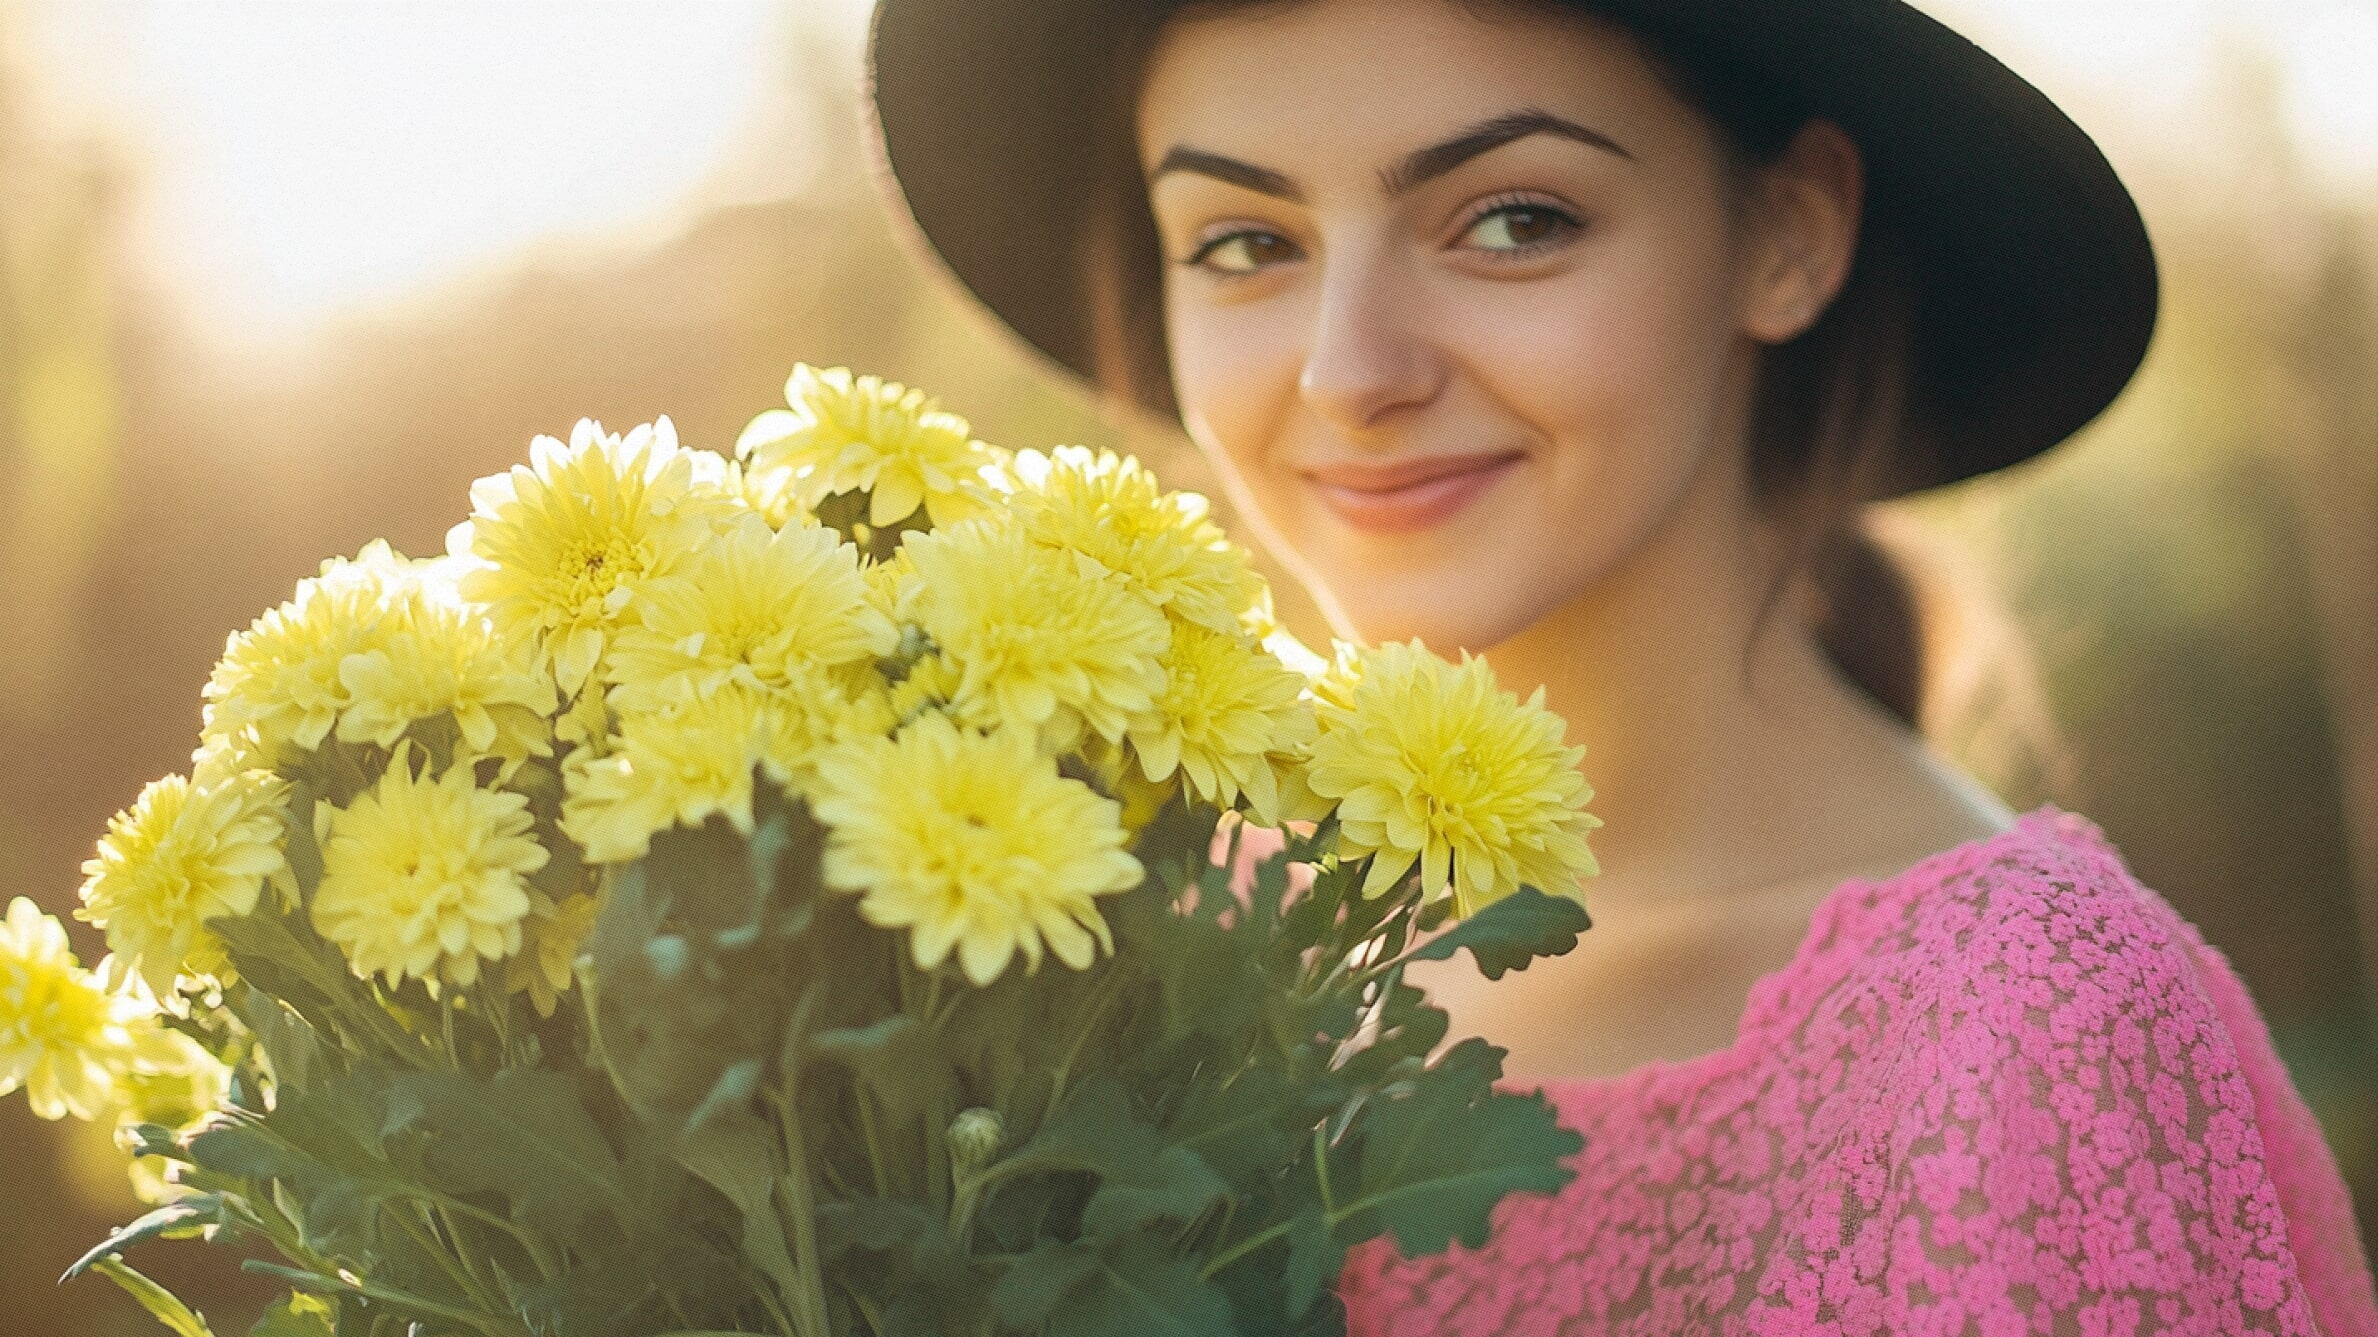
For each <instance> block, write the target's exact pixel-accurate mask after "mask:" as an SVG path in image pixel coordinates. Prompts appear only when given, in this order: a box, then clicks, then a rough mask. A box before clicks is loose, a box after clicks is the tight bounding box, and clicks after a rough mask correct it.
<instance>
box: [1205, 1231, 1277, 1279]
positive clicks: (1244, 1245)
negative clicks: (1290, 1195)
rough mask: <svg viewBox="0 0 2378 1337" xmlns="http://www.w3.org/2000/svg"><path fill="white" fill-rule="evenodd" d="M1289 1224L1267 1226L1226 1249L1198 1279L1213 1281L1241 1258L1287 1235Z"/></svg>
mask: <svg viewBox="0 0 2378 1337" xmlns="http://www.w3.org/2000/svg"><path fill="white" fill-rule="evenodd" d="M1289 1224H1290V1223H1289V1222H1286V1221H1282V1222H1279V1223H1278V1224H1276V1225H1270V1226H1266V1227H1264V1228H1263V1229H1261V1230H1258V1231H1256V1232H1255V1233H1254V1234H1252V1235H1249V1236H1248V1237H1247V1238H1245V1239H1243V1240H1240V1241H1239V1242H1238V1243H1236V1244H1234V1245H1232V1246H1230V1247H1229V1248H1227V1249H1224V1250H1223V1251H1222V1252H1220V1253H1218V1254H1216V1255H1214V1257H1213V1258H1212V1259H1211V1260H1210V1261H1208V1262H1207V1263H1206V1265H1205V1267H1204V1268H1203V1269H1202V1270H1200V1271H1199V1272H1198V1274H1197V1275H1198V1277H1199V1278H1200V1279H1201V1280H1205V1281H1212V1280H1213V1279H1214V1278H1215V1276H1217V1275H1218V1274H1220V1273H1221V1271H1222V1269H1223V1268H1226V1267H1228V1266H1230V1265H1231V1264H1232V1263H1235V1262H1237V1261H1238V1260H1240V1259H1241V1258H1244V1257H1246V1256H1247V1255H1248V1254H1251V1253H1253V1252H1255V1251H1256V1250H1257V1249H1260V1248H1262V1247H1263V1246H1264V1245H1266V1244H1269V1243H1271V1242H1272V1241H1273V1240H1276V1239H1278V1238H1280V1237H1281V1236H1282V1235H1285V1234H1287V1233H1288V1226H1289Z"/></svg>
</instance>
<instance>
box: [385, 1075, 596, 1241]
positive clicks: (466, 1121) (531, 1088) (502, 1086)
mask: <svg viewBox="0 0 2378 1337" xmlns="http://www.w3.org/2000/svg"><path fill="white" fill-rule="evenodd" d="M397 1085H398V1087H399V1088H400V1089H402V1090H405V1091H407V1092H408V1093H409V1094H410V1095H411V1096H412V1098H414V1099H416V1100H418V1101H419V1102H420V1107H421V1114H420V1118H419V1121H418V1127H419V1128H420V1129H421V1130H422V1131H423V1132H424V1133H425V1134H426V1141H425V1144H424V1146H423V1156H424V1160H425V1162H426V1164H427V1166H428V1167H429V1169H430V1170H431V1171H432V1172H433V1173H434V1174H436V1175H437V1176H438V1178H439V1179H440V1180H442V1181H443V1183H442V1184H441V1187H443V1188H445V1189H446V1190H447V1191H448V1192H453V1193H466V1194H467V1193H476V1192H481V1191H485V1190H493V1191H495V1192H499V1193H502V1194H503V1195H505V1196H506V1197H507V1198H509V1199H511V1202H512V1211H513V1216H514V1217H515V1218H516V1219H518V1220H521V1221H523V1222H525V1223H533V1224H535V1225H536V1226H538V1227H539V1228H540V1229H544V1230H547V1231H550V1232H551V1233H552V1234H554V1235H555V1236H556V1237H562V1236H567V1235H569V1234H571V1233H572V1232H574V1231H576V1230H577V1229H578V1228H579V1226H580V1225H581V1224H582V1223H583V1222H585V1221H586V1219H587V1218H588V1217H590V1216H593V1215H595V1214H597V1213H600V1212H606V1211H608V1212H610V1213H612V1214H613V1215H614V1216H616V1217H617V1218H618V1219H619V1220H620V1221H622V1222H625V1221H628V1220H630V1219H632V1218H633V1217H634V1215H635V1213H634V1210H633V1207H632V1205H631V1204H630V1203H628V1201H627V1200H626V1195H625V1194H624V1192H623V1191H622V1190H621V1188H620V1182H621V1172H620V1167H619V1160H618V1157H617V1156H615V1155H614V1154H613V1153H612V1150H611V1145H610V1143H608V1142H607V1141H605V1140H604V1138H603V1131H602V1129H600V1128H598V1127H596V1126H595V1121H594V1119H593V1118H592V1117H591V1116H590V1115H588V1114H587V1112H586V1106H585V1105H584V1104H582V1103H581V1102H580V1101H579V1099H578V1094H577V1092H576V1091H575V1090H573V1089H572V1087H571V1083H570V1080H569V1079H568V1078H567V1077H564V1076H563V1075H562V1074H560V1073H557V1072H547V1071H540V1070H537V1069H529V1068H508V1069H505V1070H504V1071H502V1072H499V1073H497V1074H496V1075H495V1076H494V1077H492V1078H488V1079H480V1078H475V1077H468V1076H464V1075H463V1074H461V1073H447V1072H422V1073H408V1074H406V1075H405V1076H403V1077H401V1078H399V1079H398V1082H397Z"/></svg>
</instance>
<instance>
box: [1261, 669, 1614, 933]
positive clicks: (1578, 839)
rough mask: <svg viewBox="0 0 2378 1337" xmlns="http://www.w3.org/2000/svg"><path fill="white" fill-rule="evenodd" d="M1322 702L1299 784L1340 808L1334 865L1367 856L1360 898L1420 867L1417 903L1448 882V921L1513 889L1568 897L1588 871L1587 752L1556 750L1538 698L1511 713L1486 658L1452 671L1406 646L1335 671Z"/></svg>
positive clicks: (1508, 697)
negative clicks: (1583, 768)
mask: <svg viewBox="0 0 2378 1337" xmlns="http://www.w3.org/2000/svg"><path fill="white" fill-rule="evenodd" d="M1319 696H1320V698H1321V704H1320V709H1319V714H1320V720H1321V734H1320V737H1319V739H1318V740H1316V741H1315V743H1314V745H1313V754H1312V765H1311V767H1310V769H1309V770H1308V771H1307V773H1306V780H1307V783H1309V784H1310V785H1311V787H1312V789H1313V791H1314V792H1315V793H1317V794H1319V795H1321V796H1322V797H1325V798H1331V799H1335V800H1337V803H1338V818H1339V821H1340V827H1339V832H1340V834H1339V842H1338V851H1337V852H1338V855H1339V857H1341V858H1346V859H1353V858H1360V857H1363V856H1366V855H1367V856H1370V858H1371V869H1370V875H1369V876H1368V877H1367V878H1365V879H1364V882H1363V894H1365V895H1370V896H1375V895H1378V894H1380V893H1381V892H1383V891H1385V890H1387V889H1388V888H1389V887H1391V886H1393V885H1394V884H1395V883H1396V882H1398V881H1400V880H1401V879H1402V878H1403V876H1404V874H1405V873H1407V872H1409V871H1410V870H1411V868H1412V865H1413V863H1414V862H1415V861H1418V863H1419V864H1420V879H1421V890H1422V893H1423V894H1424V895H1428V896H1435V895H1437V894H1439V893H1440V892H1441V891H1443V890H1444V888H1445V887H1446V886H1447V884H1448V882H1449V881H1450V883H1451V887H1452V896H1453V903H1454V910H1455V912H1456V913H1457V914H1461V915H1469V914H1473V913H1475V912H1476V911H1477V910H1478V909H1480V908H1481V907H1483V906H1485V905H1487V904H1489V903H1491V902H1493V901H1496V900H1499V899H1501V898H1502V897H1504V896H1507V895H1510V894H1511V893H1512V892H1514V891H1517V890H1518V889H1519V888H1520V887H1522V886H1533V887H1536V888H1538V889H1539V890H1542V891H1544V892H1547V893H1551V894H1554V895H1560V894H1568V893H1573V892H1574V891H1575V890H1576V881H1577V879H1578V878H1580V877H1583V876H1586V875H1589V874H1591V873H1593V872H1595V871H1597V867H1596V864H1595V861H1594V856H1593V852H1592V851H1591V850H1590V849H1588V848H1587V847H1586V841H1585V835H1586V832H1588V831H1590V830H1592V829H1593V828H1594V827H1597V826H1600V825H1601V824H1602V823H1601V820H1600V819H1599V818H1596V817H1594V816H1592V815H1591V814H1589V813H1587V812H1585V811H1584V810H1583V809H1584V805H1585V802H1586V800H1588V799H1590V798H1591V797H1593V791H1592V789H1591V788H1589V787H1588V786H1587V784H1586V782H1585V777H1584V776H1582V775H1580V774H1579V773H1578V771H1577V761H1578V758H1579V757H1581V756H1583V755H1584V752H1585V749H1584V748H1582V747H1565V746H1563V745H1562V736H1563V726H1562V723H1561V719H1560V717H1559V716H1558V715H1555V714H1553V713H1552V712H1551V711H1549V710H1546V709H1544V704H1543V702H1544V693H1543V690H1542V689H1541V688H1539V689H1537V691H1536V693H1535V695H1533V696H1531V697H1530V698H1529V699H1528V700H1527V702H1526V703H1524V704H1522V703H1521V702H1520V701H1519V700H1518V699H1517V698H1516V697H1514V696H1513V695H1512V694H1511V693H1510V692H1507V691H1502V690H1499V689H1497V687H1496V686H1495V682H1494V676H1493V673H1492V672H1491V670H1489V669H1488V667H1487V665H1486V661H1485V660H1483V659H1473V658H1471V657H1469V656H1468V655H1464V656H1463V658H1462V663H1461V665H1460V666H1459V667H1458V668H1457V667H1455V666H1454V665H1451V664H1448V663H1446V662H1445V661H1444V660H1442V659H1439V658H1437V657H1436V656H1434V655H1432V654H1430V653H1429V652H1428V651H1427V650H1425V649H1423V648H1422V647H1421V645H1420V643H1419V642H1418V641H1414V642H1412V643H1410V644H1408V645H1385V646H1381V647H1379V648H1377V649H1375V650H1370V651H1367V652H1364V653H1362V654H1361V655H1360V656H1359V657H1358V658H1353V659H1351V660H1346V661H1342V669H1341V673H1340V675H1339V677H1338V679H1337V681H1335V682H1332V683H1331V684H1329V685H1328V687H1327V688H1326V689H1325V690H1323V691H1321V692H1320V693H1319Z"/></svg>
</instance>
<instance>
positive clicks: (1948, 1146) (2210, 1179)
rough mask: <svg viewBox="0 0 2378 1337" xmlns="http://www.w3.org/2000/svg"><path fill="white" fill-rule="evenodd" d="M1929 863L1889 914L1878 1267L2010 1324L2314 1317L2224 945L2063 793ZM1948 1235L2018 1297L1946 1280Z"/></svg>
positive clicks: (2253, 1322)
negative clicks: (1952, 1291)
mask: <svg viewBox="0 0 2378 1337" xmlns="http://www.w3.org/2000/svg"><path fill="white" fill-rule="evenodd" d="M1923 871H1925V872H1926V875H1925V876H1921V877H1914V878H1903V879H1901V880H1899V881H1898V882H1896V883H1894V884H1892V885H1891V886H1890V887H1889V888H1887V890H1888V892H1889V893H1890V894H1889V895H1887V896H1884V897H1882V898H1880V899H1879V900H1878V902H1877V903H1876V904H1875V907H1874V908H1875V910H1876V913H1877V914H1878V916H1880V917H1881V919H1882V920H1883V921H1884V922H1887V923H1888V924H1889V925H1891V926H1892V928H1893V929H1894V930H1895V932H1896V934H1897V938H1896V941H1895V942H1893V943H1891V945H1890V950H1888V951H1885V952H1882V953H1880V954H1878V955H1877V956H1875V957H1873V958H1871V959H1872V960H1873V961H1874V962H1876V963H1877V964H1880V963H1884V962H1887V963H1888V972H1887V973H1888V979H1889V980H1890V982H1891V983H1893V984H1895V985H1896V986H1897V989H1898V999H1897V1001H1898V1004H1899V1006H1898V1007H1897V1008H1896V1009H1894V1010H1893V1011H1892V1020H1891V1023H1890V1026H1889V1032H1890V1033H1889V1035H1888V1037H1887V1038H1888V1042H1889V1043H1888V1044H1887V1046H1886V1048H1887V1050H1888V1052H1889V1053H1890V1054H1891V1056H1892V1057H1891V1065H1890V1066H1891V1071H1890V1073H1889V1075H1888V1078H1887V1080H1884V1081H1881V1082H1878V1083H1876V1084H1875V1086H1874V1087H1873V1088H1871V1089H1870V1091H1869V1093H1868V1097H1867V1104H1866V1115H1865V1117H1864V1118H1863V1119H1862V1120H1860V1121H1859V1125H1860V1128H1861V1135H1860V1137H1859V1139H1858V1143H1857V1146H1856V1149H1855V1150H1854V1151H1853V1152H1852V1154H1851V1157H1850V1159H1851V1160H1852V1161H1853V1162H1855V1163H1856V1165H1857V1168H1858V1171H1859V1173H1860V1174H1861V1175H1862V1187H1863V1190H1864V1191H1863V1192H1862V1193H1860V1194H1859V1195H1858V1196H1860V1197H1862V1198H1864V1200H1865V1201H1864V1203H1863V1204H1862V1207H1863V1212H1862V1215H1863V1216H1864V1219H1865V1220H1867V1221H1868V1222H1869V1223H1870V1224H1873V1225H1876V1226H1879V1227H1880V1229H1879V1231H1878V1232H1876V1233H1874V1234H1870V1235H1868V1236H1867V1239H1866V1241H1865V1243H1866V1246H1867V1247H1868V1248H1870V1249H1871V1250H1872V1251H1873V1252H1872V1253H1871V1254H1870V1255H1868V1258H1869V1263H1870V1265H1871V1266H1872V1267H1873V1268H1874V1269H1875V1275H1877V1276H1878V1277H1885V1278H1890V1277H1896V1278H1899V1279H1900V1280H1902V1281H1904V1280H1906V1279H1908V1278H1916V1279H1927V1278H1929V1279H1930V1280H1927V1281H1926V1286H1927V1290H1928V1293H1929V1291H1930V1288H1931V1287H1932V1286H1933V1284H1934V1282H1938V1283H1939V1284H1941V1285H1948V1284H1951V1282H1952V1280H1954V1281H1955V1282H1956V1283H1958V1284H1965V1283H1972V1284H1971V1285H1967V1286H1966V1293H1965V1294H1963V1295H1961V1296H1960V1297H1959V1303H1965V1302H1977V1303H1979V1304H1980V1305H1981V1307H1982V1309H1989V1310H1996V1311H1998V1312H1999V1313H2000V1314H2001V1316H2002V1317H2008V1318H2009V1321H2014V1319H2013V1316H2016V1315H2021V1316H2022V1318H2023V1319H2024V1320H2027V1321H2025V1322H2015V1326H2013V1327H2011V1328H2010V1329H2009V1330H2011V1331H2017V1332H2026V1333H2028V1332H2051V1331H2057V1332H2060V1331H2068V1330H2071V1331H2094V1330H2098V1328H2099V1327H2104V1328H2105V1329H2106V1330H2121V1331H2130V1330H2133V1329H2134V1328H2136V1327H2137V1326H2138V1325H2139V1323H2140V1322H2141V1321H2142V1320H2143V1319H2144V1318H2146V1317H2148V1316H2152V1317H2154V1318H2156V1319H2158V1320H2160V1321H2161V1322H2163V1323H2165V1324H2166V1325H2168V1330H2170V1331H2175V1332H2207V1333H2211V1332H2222V1333H2232V1332H2239V1333H2242V1332H2257V1333H2289V1334H2308V1333H2311V1332H2314V1331H2316V1328H2315V1327H2314V1326H2313V1323H2312V1319H2311V1316H2310V1315H2311V1311H2310V1308H2309V1306H2308V1302H2307V1297H2306V1293H2305V1289H2304V1284H2303V1279H2302V1277H2301V1274H2300V1272H2299V1268H2298V1262H2297V1258H2296V1255H2295V1253H2294V1251H2293V1249H2292V1247H2291V1243H2290V1239H2289V1233H2290V1232H2289V1223H2288V1221H2287V1213H2286V1211H2285V1205H2284V1204H2283V1202H2282V1199H2281V1195H2280V1193H2279V1191H2278V1187H2277V1185H2276V1184H2275V1183H2274V1180H2273V1177H2272V1174H2271V1166H2270V1164H2269V1157H2268V1153H2267V1151H2266V1147H2265V1144H2264V1140H2263V1135H2262V1128H2261V1120H2260V1117H2259V1113H2260V1112H2259V1110H2258V1100H2257V1092H2256V1090H2255V1088H2254V1084H2253V1083H2252V1082H2251V1081H2250V1080H2249V1077H2248V1067H2249V1066H2250V1064H2249V1060H2250V1059H2251V1058H2252V1057H2253V1055H2252V1054H2251V1053H2243V1052H2242V1049H2244V1048H2246V1047H2249V1046H2252V1045H2254V1044H2257V1043H2264V1042H2262V1041H2260V1039H2259V1035H2258V1034H2242V1033H2237V1032H2233V1030H2232V1028H2231V1026H2230V1025H2229V1022H2228V1019H2227V1018H2226V1017H2225V1015H2224V1009H2223V1007H2222V1006H2221V1005H2220V1001H2219V999H2218V997H2217V985H2218V980H2217V978H2216V977H2217V976H2218V975H2219V974H2220V972H2222V971H2223V970H2225V967H2223V966H2222V965H2221V963H2220V962H2219V960H2218V958H2217V957H2216V956H2214V955H2212V953H2211V949H2209V948H2206V947H2205V946H2204V944H2203V942H2202V940H2201V939H2200V938H2199V937H2198V936H2197V934H2196V933H2195V931H2194V930H2193V929H2192V928H2191V927H2190V926H2188V924H2187V923H2186V921H2184V920H2183V919H2182V918H2181V917H2180V916H2179V915H2178V914H2177V913H2176V912H2175V911H2174V910H2173V909H2172V908H2171V906H2170V905H2169V904H2168V903H2167V902H2166V901H2165V900H2164V899H2163V897H2162V896H2160V895H2158V894H2157V893H2155V892H2154V891H2152V890H2150V889H2149V888H2147V887H2145V886H2143V885H2141V884H2140V883H2139V881H2138V880H2137V879H2136V878H2135V877H2133V876H2132V875H2131V873H2130V870H2129V869H2128V868H2127V867H2126V866H2125V865H2124V862H2123V860H2122V858H2121V856H2120V855H2119V854H2118V853H2117V852H2116V851H2115V850H2114V848H2113V846H2112V845H2111V844H2110V843H2109V842H2108V841H2107V840H2106V838H2105V836H2104V834H2103V832H2101V831H2100V830H2099V829H2098V828H2097V827H2096V826H2095V824H2094V823H2091V822H2089V821H2087V820H2086V819H2085V818H2081V817H2078V816H2076V815H2074V814H2071V813H2067V812H2063V811H2062V810H2060V809H2056V808H2053V807H2046V808H2042V809H2038V810H2035V811H2033V812H2031V813H2027V814H2025V815H2024V817H2023V819H2022V822H2021V825H2020V826H2019V827H2018V828H2017V829H2016V830H2013V831H2010V832H2007V833H2004V834H2003V835H2001V836H1999V837H1995V838H1993V839H1991V840H1988V841H1984V842H1979V843H1977V844H1975V845H1974V846H1971V847H1969V848H1967V849H1966V850H1964V851H1963V857H1959V858H1954V859H1946V860H1942V861H1939V862H1938V864H1937V866H1935V867H1933V868H1931V869H1929V870H1923ZM1952 1244H1953V1245H1954V1246H1955V1247H1956V1249H1958V1250H1961V1251H1962V1255H1963V1256H1965V1257H1967V1258H1968V1259H1969V1260H1973V1261H1975V1262H1976V1264H1977V1265H1978V1266H1980V1267H1982V1268H1983V1269H1984V1271H1985V1272H1986V1273H1987V1275H1988V1277H1991V1278H1995V1279H1996V1283H2003V1285H2004V1289H1993V1288H1992V1286H1991V1285H1983V1284H1981V1282H1980V1278H1981V1277H1982V1276H1983V1273H1981V1272H1970V1271H1965V1270H1953V1272H1952V1271H1943V1270H1942V1268H1941V1259H1942V1257H1943V1254H1942V1252H1941V1251H1942V1249H1943V1248H1945V1247H1948V1246H1950V1245H1952ZM2018 1283H2019V1286H2018ZM2018 1290H2020V1291H2021V1294H2020V1295H2018ZM1984 1292H1987V1294H1986V1295H1985V1294H1984ZM2025 1296H2027V1297H2028V1298H2027V1299H2026V1298H2024V1297H2025ZM1893 1303H1894V1304H1897V1305H1900V1306H1903V1307H1906V1306H1910V1305H1914V1302H1913V1300H1912V1298H1911V1296H1910V1295H1909V1294H1906V1293H1897V1292H1895V1298H1894V1300H1893ZM1935 1303H1936V1302H1931V1301H1928V1302H1926V1303H1925V1304H1922V1305H1914V1307H1915V1308H1922V1309H1926V1310H1930V1309H1932V1308H1933V1307H1935ZM2026 1310H2028V1311H2029V1312H2028V1313H2025V1312H2024V1311H2026ZM1977 1312H1978V1311H1977ZM1964 1316H1965V1317H1968V1318H1970V1317H1973V1316H1974V1314H1973V1313H1971V1312H1969V1313H1967V1314H1965V1315H1964ZM1952 1330H1953V1329H1952ZM2159 1330H2166V1329H2159Z"/></svg>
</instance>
